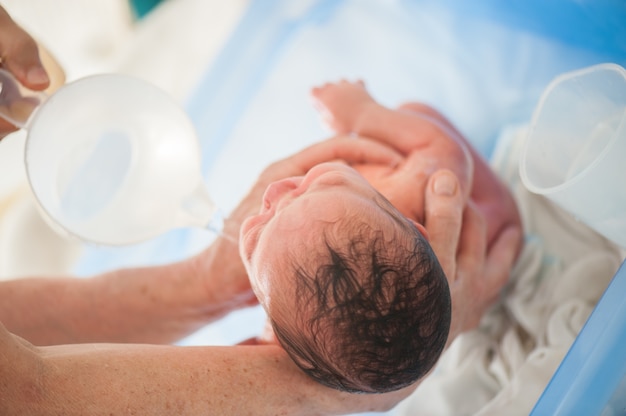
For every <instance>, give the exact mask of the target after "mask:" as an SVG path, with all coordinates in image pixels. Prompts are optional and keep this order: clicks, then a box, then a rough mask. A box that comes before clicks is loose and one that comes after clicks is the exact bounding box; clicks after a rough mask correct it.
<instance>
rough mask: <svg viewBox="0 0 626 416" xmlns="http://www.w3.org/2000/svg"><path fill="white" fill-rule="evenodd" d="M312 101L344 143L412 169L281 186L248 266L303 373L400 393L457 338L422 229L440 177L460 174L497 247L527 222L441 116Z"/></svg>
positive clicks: (324, 92) (358, 99) (338, 172)
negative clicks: (508, 231) (382, 147)
mask: <svg viewBox="0 0 626 416" xmlns="http://www.w3.org/2000/svg"><path fill="white" fill-rule="evenodd" d="M312 93H313V96H314V97H315V98H316V99H317V104H318V107H319V108H320V109H321V111H322V112H323V114H324V116H325V118H326V119H327V121H328V122H329V124H330V125H331V126H332V127H333V128H334V129H335V131H337V132H338V133H355V134H356V135H362V136H367V137H369V138H371V139H375V140H379V141H381V142H383V143H386V144H387V145H389V146H392V147H394V148H395V149H396V150H398V151H399V152H400V153H402V154H403V155H405V158H404V161H403V162H402V163H401V164H400V165H399V166H383V165H357V166H354V167H350V166H347V165H345V164H341V163H325V164H321V165H317V166H316V167H314V168H313V169H311V170H310V171H309V172H308V173H307V174H306V175H305V176H303V177H294V178H286V179H284V180H281V181H278V182H274V183H272V184H271V185H270V186H269V187H268V188H267V189H266V192H265V195H264V197H263V206H262V208H261V211H260V213H259V214H258V215H256V216H253V217H250V218H248V219H247V220H246V221H245V222H244V223H243V225H242V227H241V230H240V252H241V256H242V259H243V261H244V264H245V266H246V270H247V272H248V274H249V277H250V281H251V284H252V288H253V289H254V291H255V294H256V295H257V297H258V299H259V302H260V304H261V305H262V306H263V307H264V309H265V311H266V312H267V315H268V320H269V323H270V324H271V329H272V331H273V334H274V335H275V340H276V341H277V342H279V343H280V344H281V345H282V346H283V348H284V349H285V350H286V351H287V353H288V354H289V355H290V356H291V358H292V359H293V360H294V362H295V363H296V364H297V365H298V366H299V367H300V368H302V369H303V370H304V371H305V372H306V373H307V374H309V375H310V376H311V377H312V378H314V379H315V380H317V381H318V382H320V383H322V384H324V385H327V386H329V387H332V388H336V389H340V390H344V391H350V392H365V393H382V392H387V391H393V390H397V389H400V388H403V387H406V386H409V385H411V384H414V383H415V382H416V381H418V380H419V379H421V378H422V377H424V376H425V375H426V374H427V373H428V372H429V371H430V370H431V369H432V368H433V366H434V365H435V363H436V362H437V359H438V358H439V356H440V354H441V352H442V351H443V349H444V347H445V345H446V341H447V336H448V332H449V330H450V322H451V299H450V290H449V286H448V280H447V279H446V276H445V275H444V273H443V270H442V269H441V266H440V264H439V262H438V260H437V258H436V256H435V255H434V252H433V251H432V248H431V247H430V245H429V243H428V235H427V233H426V230H425V229H424V227H423V225H422V224H423V220H424V218H423V217H424V193H425V186H426V183H427V180H428V177H429V176H430V174H431V173H433V172H434V171H435V170H437V169H439V168H448V169H450V170H452V171H453V172H454V173H455V174H456V176H458V178H459V180H460V186H461V190H462V192H464V194H465V195H466V197H467V198H468V199H470V200H472V201H474V202H472V203H476V204H477V205H479V206H480V209H481V210H482V211H483V212H491V213H492V215H491V218H490V223H489V239H490V241H495V239H496V238H497V235H498V233H499V232H500V230H502V229H503V228H504V227H505V226H506V224H508V223H510V222H514V221H516V220H517V221H518V222H519V217H518V216H517V211H516V210H515V205H514V203H513V201H512V199H511V198H510V195H509V194H508V192H507V191H506V188H504V187H503V186H502V185H501V184H500V182H499V181H498V180H497V178H496V177H495V176H494V175H493V173H492V172H491V171H490V170H489V168H488V166H487V165H486V164H485V163H484V161H482V159H479V158H478V156H477V154H476V153H475V152H473V150H471V148H468V147H466V143H465V142H464V141H463V139H462V138H460V136H459V137H458V138H457V137H456V136H457V135H458V133H456V131H455V130H454V129H452V127H451V126H450V125H449V123H447V122H446V121H445V120H444V119H443V117H441V116H440V115H439V114H438V113H436V112H435V111H434V110H432V109H430V108H428V107H426V106H423V105H419V104H411V105H406V106H403V107H402V108H401V109H400V110H398V111H393V110H388V109H386V108H384V107H382V106H380V105H378V104H377V103H376V102H375V101H374V100H373V99H372V98H371V97H370V96H369V94H367V92H366V91H365V89H364V87H363V85H362V84H361V83H348V82H340V83H338V84H327V85H325V86H324V87H321V88H316V89H314V90H313V92H312ZM331 140H332V139H331ZM355 140H357V139H355ZM474 169H475V170H474ZM477 182H480V186H478V185H476V183H477ZM482 186H489V189H482ZM510 207H512V208H513V210H512V211H511V212H509V211H507V209H509V208H510Z"/></svg>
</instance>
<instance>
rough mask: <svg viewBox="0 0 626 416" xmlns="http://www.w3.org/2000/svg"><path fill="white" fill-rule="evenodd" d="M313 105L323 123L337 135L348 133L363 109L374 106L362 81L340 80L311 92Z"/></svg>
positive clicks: (351, 130)
mask: <svg viewBox="0 0 626 416" xmlns="http://www.w3.org/2000/svg"><path fill="white" fill-rule="evenodd" d="M311 96H312V97H313V104H314V105H315V108H316V109H317V110H318V111H319V113H320V114H321V116H322V118H323V119H324V121H325V122H326V123H327V124H328V125H329V126H330V128H331V129H333V130H334V131H335V132H337V133H350V132H353V131H354V130H355V129H356V125H357V121H358V119H359V117H360V115H361V114H362V113H363V112H364V111H365V108H366V107H367V106H369V105H371V104H376V102H375V101H374V99H373V98H372V97H371V96H370V95H369V93H368V92H367V90H366V89H365V84H364V83H363V81H357V82H350V81H345V80H341V81H339V82H337V83H326V84H324V85H322V86H321V87H315V88H313V89H312V90H311Z"/></svg>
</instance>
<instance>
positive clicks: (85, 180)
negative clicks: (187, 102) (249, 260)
mask: <svg viewBox="0 0 626 416" xmlns="http://www.w3.org/2000/svg"><path fill="white" fill-rule="evenodd" d="M0 86H1V87H2V89H1V90H0V113H1V115H2V117H3V118H5V119H7V120H9V121H10V122H12V123H13V124H15V125H17V126H20V127H23V128H25V129H27V130H28V134H27V140H26V150H25V162H26V170H27V175H28V180H29V183H30V186H31V188H32V190H33V192H34V194H35V197H36V199H37V201H38V202H39V204H40V206H41V207H42V208H43V210H44V211H45V213H46V214H47V215H48V216H49V217H50V219H52V220H53V221H54V222H55V223H56V224H57V225H59V226H60V227H61V228H62V229H64V230H65V231H67V232H69V233H70V234H72V235H74V236H76V237H78V238H80V239H82V240H85V241H89V242H93V243H97V244H106V245H123V244H132V243H138V242H141V241H144V240H147V239H150V238H153V237H156V236H158V235H159V234H162V233H164V232H166V231H168V230H170V229H173V228H178V227H187V226H195V227H208V228H210V229H212V230H213V231H216V232H220V231H221V229H222V218H221V217H220V215H219V212H218V210H217V208H216V206H215V205H214V204H213V202H212V201H211V198H210V196H209V193H208V191H207V189H206V187H205V185H204V182H203V178H202V175H201V172H200V149H199V144H198V140H197V137H196V134H195V130H194V127H193V125H192V123H191V121H190V120H189V118H188V117H187V115H186V113H185V112H184V111H183V110H182V109H181V108H180V107H179V106H178V105H177V104H176V103H175V102H174V101H173V100H172V99H171V98H170V97H169V96H168V95H167V94H166V93H165V92H163V91H161V90H159V89H158V88H156V87H154V86H153V85H151V84H149V83H147V82H144V81H142V80H139V79H137V78H134V77H130V76H125V75H118V74H105V75H94V76H90V77H86V78H82V79H79V80H77V81H74V82H72V83H69V84H66V85H64V86H62V87H61V88H60V89H59V90H58V91H56V92H55V93H54V94H52V95H50V96H46V95H45V94H42V93H37V92H33V91H29V90H26V89H24V88H23V87H21V86H20V85H19V84H18V83H17V82H16V81H15V79H14V78H13V77H12V76H11V74H9V73H8V72H6V71H2V70H0Z"/></svg>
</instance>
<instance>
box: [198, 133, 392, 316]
mask: <svg viewBox="0 0 626 416" xmlns="http://www.w3.org/2000/svg"><path fill="white" fill-rule="evenodd" d="M335 160H343V161H345V162H347V163H371V164H381V165H389V166H395V165H397V164H398V163H399V162H400V161H401V160H402V157H401V156H400V155H399V154H398V153H397V152H396V151H394V150H393V149H391V148H389V147H387V146H385V145H383V144H380V143H378V142H376V141H373V140H368V139H361V140H355V139H354V138H351V137H335V138H331V139H328V140H325V141H322V142H319V143H315V144H313V145H311V146H309V147H307V148H305V149H304V150H302V151H300V152H298V153H296V154H294V155H292V156H289V157H287V158H284V159H282V160H280V161H278V162H275V163H272V164H271V165H270V166H268V167H267V168H266V169H265V170H264V171H263V172H262V173H261V174H260V175H259V178H258V179H257V181H256V183H255V184H254V185H253V186H252V188H251V190H250V191H249V192H248V194H247V196H246V197H244V199H243V200H242V201H241V202H240V203H239V205H238V206H237V207H236V208H235V209H234V210H233V212H232V213H231V215H230V216H229V218H228V219H227V220H226V222H225V225H224V234H225V235H227V236H235V237H238V235H239V228H240V226H241V224H242V222H243V221H244V220H245V219H246V218H247V217H249V216H250V215H254V214H257V213H258V212H259V210H260V208H261V203H262V199H263V194H264V193H265V189H266V188H267V186H268V185H269V184H271V183H272V182H275V181H277V180H281V179H284V178H288V177H293V176H302V175H305V174H306V173H307V172H308V171H309V169H311V168H313V167H314V166H316V165H318V164H320V163H324V162H330V161H335ZM192 261H193V262H195V265H194V269H195V270H196V273H198V274H199V275H200V276H203V278H204V280H205V287H206V289H207V294H208V296H209V297H210V300H209V301H210V302H212V303H214V304H221V305H223V307H224V308H225V311H226V310H227V311H230V310H234V309H236V308H240V307H245V306H249V305H252V304H256V297H255V296H254V294H253V293H252V289H251V288H250V282H249V281H248V275H247V273H246V271H245V268H244V266H243V263H242V261H241V258H240V257H239V248H238V246H237V244H235V243H234V242H233V241H230V240H228V239H226V238H218V240H217V241H216V242H215V243H214V244H213V245H212V246H211V247H209V248H208V249H207V250H205V251H204V252H203V253H201V254H200V255H198V256H197V257H195V258H194V259H192ZM216 297H217V298H216Z"/></svg>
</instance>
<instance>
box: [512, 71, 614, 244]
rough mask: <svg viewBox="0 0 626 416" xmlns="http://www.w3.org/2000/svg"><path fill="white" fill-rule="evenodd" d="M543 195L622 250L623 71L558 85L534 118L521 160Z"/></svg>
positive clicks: (530, 183)
mask: <svg viewBox="0 0 626 416" xmlns="http://www.w3.org/2000/svg"><path fill="white" fill-rule="evenodd" d="M520 175H521V178H522V181H523V183H524V185H525V186H526V187H527V188H528V189H529V190H530V191H532V192H535V193H538V194H542V195H545V196H546V197H548V198H549V199H551V200H552V201H554V202H555V203H556V204H557V205H559V206H561V207H562V208H563V209H565V210H566V211H569V212H570V213H572V214H573V215H574V216H575V217H576V218H578V219H579V220H580V221H582V222H584V223H585V224H587V225H589V226H590V227H592V228H593V229H595V230H596V231H598V232H599V233H601V234H602V235H604V236H605V237H607V238H608V239H610V240H612V241H613V242H615V243H617V244H619V245H620V246H621V247H624V248H626V70H624V68H622V67H621V66H619V65H615V64H601V65H595V66H592V67H588V68H584V69H581V70H578V71H573V72H569V73H566V74H563V75H561V76H559V77H557V78H556V79H555V80H554V81H552V83H551V84H550V85H549V86H548V87H547V88H546V90H545V91H544V93H543V95H542V97H541V99H540V101H539V104H538V106H537V108H536V109H535V112H534V114H533V118H532V122H531V125H530V130H529V133H528V137H527V139H526V142H525V144H524V149H523V151H522V155H521V160H520Z"/></svg>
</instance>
